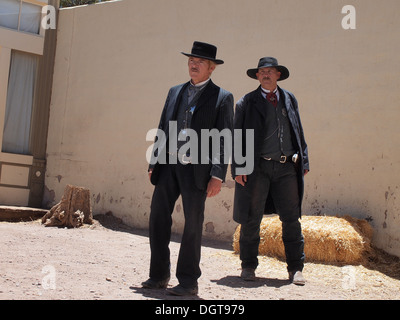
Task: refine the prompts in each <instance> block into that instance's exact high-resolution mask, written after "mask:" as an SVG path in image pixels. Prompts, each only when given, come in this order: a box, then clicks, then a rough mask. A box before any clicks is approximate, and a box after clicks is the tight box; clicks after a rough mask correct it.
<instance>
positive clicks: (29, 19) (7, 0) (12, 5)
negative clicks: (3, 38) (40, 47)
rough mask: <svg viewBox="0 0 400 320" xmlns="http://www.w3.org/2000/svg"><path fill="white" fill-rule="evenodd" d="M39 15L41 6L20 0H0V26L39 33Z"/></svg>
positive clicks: (40, 14)
mask: <svg viewBox="0 0 400 320" xmlns="http://www.w3.org/2000/svg"><path fill="white" fill-rule="evenodd" d="M41 16H42V7H41V6H38V5H35V4H32V3H27V2H23V1H22V2H21V1H20V0H1V1H0V26H1V27H6V28H9V29H14V30H17V31H23V32H28V33H34V34H39V32H40V21H41ZM18 22H19V24H18Z"/></svg>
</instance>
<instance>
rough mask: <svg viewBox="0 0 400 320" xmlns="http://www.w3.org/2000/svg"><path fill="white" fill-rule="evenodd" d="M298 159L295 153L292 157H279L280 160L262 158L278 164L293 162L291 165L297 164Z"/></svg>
mask: <svg viewBox="0 0 400 320" xmlns="http://www.w3.org/2000/svg"><path fill="white" fill-rule="evenodd" d="M298 157H299V155H298V154H297V153H295V154H294V155H291V156H284V155H283V156H280V158H274V159H273V158H267V157H263V159H264V160H267V161H277V162H279V163H282V164H283V163H286V162H293V163H297V161H298Z"/></svg>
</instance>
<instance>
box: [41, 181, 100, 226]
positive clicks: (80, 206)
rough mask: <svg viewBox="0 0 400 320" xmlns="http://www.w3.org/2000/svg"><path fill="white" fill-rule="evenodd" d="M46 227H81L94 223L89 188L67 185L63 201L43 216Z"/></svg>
mask: <svg viewBox="0 0 400 320" xmlns="http://www.w3.org/2000/svg"><path fill="white" fill-rule="evenodd" d="M42 223H43V224H44V225H45V226H46V227H50V226H56V227H67V228H79V227H80V226H82V225H83V224H84V223H86V224H92V223H93V214H92V207H91V203H90V191H89V189H86V188H82V187H76V186H71V185H67V186H66V187H65V190H64V195H63V196H62V199H61V201H60V202H59V203H58V204H56V205H55V206H54V207H52V208H51V209H50V211H49V212H48V213H47V214H46V215H45V216H44V217H43V218H42Z"/></svg>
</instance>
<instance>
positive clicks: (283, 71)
mask: <svg viewBox="0 0 400 320" xmlns="http://www.w3.org/2000/svg"><path fill="white" fill-rule="evenodd" d="M268 67H270V68H276V69H277V70H278V71H279V72H280V73H281V76H280V78H279V79H278V81H283V80H286V79H287V78H289V75H290V72H289V70H288V68H286V67H285V66H271V65H268V66H261V67H260V68H255V69H249V70H247V75H248V76H249V77H250V78H252V79H256V80H257V73H258V70H259V69H261V68H268Z"/></svg>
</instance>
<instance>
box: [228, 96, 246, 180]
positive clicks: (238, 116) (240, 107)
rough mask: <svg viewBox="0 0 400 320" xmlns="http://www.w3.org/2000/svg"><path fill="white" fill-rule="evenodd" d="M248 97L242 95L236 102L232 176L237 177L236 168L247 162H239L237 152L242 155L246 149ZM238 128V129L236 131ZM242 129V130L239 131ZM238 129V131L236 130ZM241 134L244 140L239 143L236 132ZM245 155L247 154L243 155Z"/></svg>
mask: <svg viewBox="0 0 400 320" xmlns="http://www.w3.org/2000/svg"><path fill="white" fill-rule="evenodd" d="M246 101H247V99H246V97H242V98H241V99H240V100H239V101H238V102H237V103H236V107H235V115H234V118H233V130H234V133H233V144H232V151H233V152H232V165H231V174H232V178H233V179H235V177H236V176H237V174H236V169H237V168H241V167H244V166H245V164H239V163H238V162H237V156H236V155H237V154H239V153H241V154H240V155H242V153H243V150H246V146H245V144H246V139H245V135H244V132H245V128H244V121H245V110H246V105H247V103H246ZM236 130H237V131H236ZM239 130H242V131H239ZM235 131H236V132H235ZM240 132H241V133H242V134H241V138H242V139H241V140H242V142H241V143H239V142H238V140H237V138H238V136H236V134H239V133H240ZM243 156H245V155H243Z"/></svg>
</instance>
